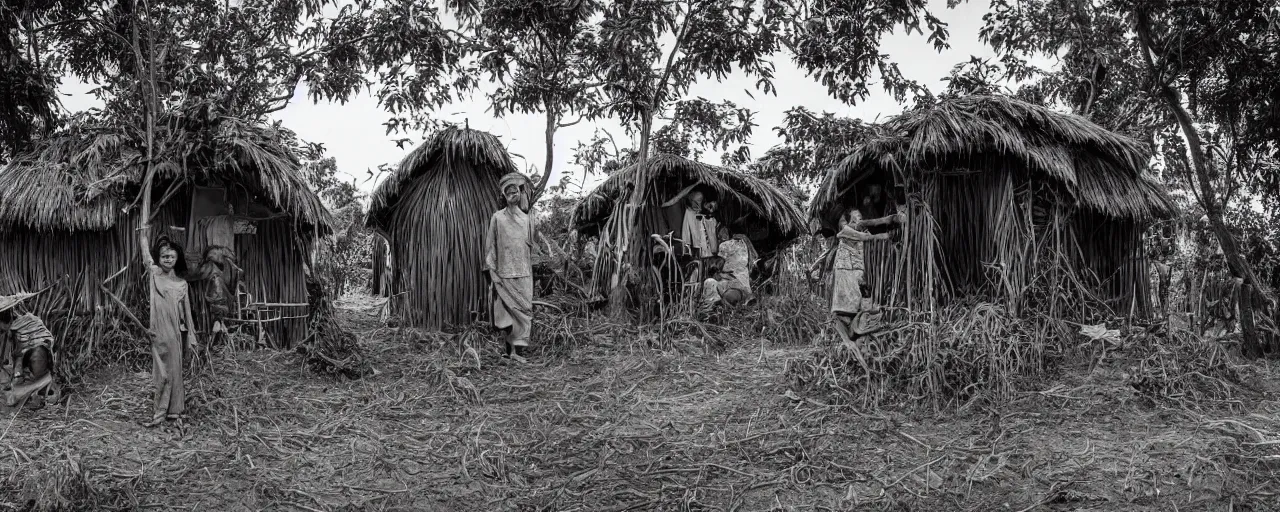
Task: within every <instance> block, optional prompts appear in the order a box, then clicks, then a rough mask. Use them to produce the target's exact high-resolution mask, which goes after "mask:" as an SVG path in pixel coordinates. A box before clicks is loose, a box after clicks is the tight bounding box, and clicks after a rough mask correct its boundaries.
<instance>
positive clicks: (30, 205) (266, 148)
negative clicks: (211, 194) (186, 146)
mask: <svg viewBox="0 0 1280 512" xmlns="http://www.w3.org/2000/svg"><path fill="white" fill-rule="evenodd" d="M201 146H202V149H197V150H196V151H195V152H193V153H190V154H188V155H187V162H186V166H185V167H184V166H183V165H182V163H181V162H176V161H174V159H165V158H164V157H159V158H158V159H157V163H156V164H155V166H154V167H155V180H156V183H164V182H169V183H174V182H176V181H177V180H186V181H187V182H191V183H195V184H204V183H209V182H215V181H216V182H221V183H236V184H239V185H241V186H243V187H244V188H246V189H247V190H249V191H250V192H252V193H254V194H257V195H259V196H261V197H262V198H264V199H265V200H266V201H269V202H270V203H271V204H270V206H272V207H274V208H277V209H279V210H280V211H283V212H284V213H286V214H288V215H289V216H291V217H293V218H294V219H295V220H297V221H298V222H299V223H300V224H302V225H304V227H305V228H307V229H308V230H311V229H315V230H318V231H320V234H327V233H330V232H332V226H333V217H332V216H331V215H330V213H329V210H328V209H327V208H325V206H324V203H322V202H321V201H320V198H319V197H317V196H316V194H315V193H314V192H312V190H311V189H310V188H309V187H308V186H307V183H306V181H305V180H304V179H303V178H302V176H301V174H300V173H299V172H298V160H297V158H296V157H295V156H294V153H293V151H292V150H291V149H289V147H287V146H286V145H285V144H284V143H283V142H282V141H281V137H280V134H279V133H277V132H276V130H275V129H273V128H268V127H263V126H260V125H250V124H248V123H244V122H242V121H239V120H235V119H227V120H224V122H222V123H219V125H218V126H217V128H215V131H214V132H213V133H212V134H208V138H207V139H206V140H205V141H203V142H202V143H201ZM145 175H146V165H145V155H143V154H141V153H140V152H139V151H138V150H137V149H135V148H131V147H130V146H129V144H128V140H127V138H126V137H125V136H124V135H123V131H122V130H121V129H119V128H116V127H93V128H86V127H76V128H74V129H72V130H69V131H67V132H64V133H60V134H56V135H54V136H52V137H50V138H48V139H45V140H43V141H41V142H40V144H39V145H38V148H37V149H36V150H34V151H32V152H29V153H26V154H22V155H18V156H17V157H16V158H15V159H14V160H13V161H12V162H10V163H9V164H8V165H6V166H5V167H3V168H0V231H3V230H8V229H15V228H26V229H33V230H36V231H103V230H107V229H110V228H112V227H113V226H115V225H116V224H117V223H118V222H120V221H122V220H124V219H126V218H127V217H128V215H129V214H130V213H131V211H132V210H133V209H137V208H139V207H140V205H139V204H138V203H137V197H138V193H139V191H140V189H141V188H142V187H141V185H142V182H143V180H144V179H145ZM161 192H163V191H161ZM161 192H156V194H159V193H161ZM159 199H160V197H158V196H157V197H154V198H153V200H156V201H158V200H159Z"/></svg>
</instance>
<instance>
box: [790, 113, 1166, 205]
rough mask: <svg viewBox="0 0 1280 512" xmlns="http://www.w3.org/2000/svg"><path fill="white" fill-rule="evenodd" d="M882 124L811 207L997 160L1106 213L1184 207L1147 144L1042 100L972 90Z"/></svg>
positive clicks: (837, 170) (832, 176)
mask: <svg viewBox="0 0 1280 512" xmlns="http://www.w3.org/2000/svg"><path fill="white" fill-rule="evenodd" d="M877 132H878V133H877V134H875V135H872V136H871V137H870V138H869V139H868V140H867V141H865V142H864V143H863V144H861V145H859V146H858V147H857V148H856V149H855V150H854V151H853V152H852V153H850V154H849V155H848V156H847V157H845V159H844V160H843V161H841V162H840V163H839V164H838V165H837V166H836V167H835V168H834V169H832V170H831V171H830V172H829V173H828V175H827V178H826V180H824V181H823V183H822V186H821V187H820V188H819V189H818V193H817V194H816V195H815V197H814V201H813V204H812V205H811V208H810V213H811V215H812V216H813V217H814V218H816V219H820V220H823V221H827V222H829V221H830V220H831V219H835V218H838V217H839V211H840V210H842V209H843V208H844V205H845V204H850V202H848V201H845V199H846V197H845V196H847V195H848V194H850V193H852V192H853V191H854V190H855V188H854V187H856V186H857V184H858V183H859V182H861V181H862V180H865V179H868V178H872V177H875V176H877V175H879V177H881V178H882V179H883V178H890V179H892V180H893V182H894V183H895V184H897V185H899V186H901V185H904V184H906V183H910V182H911V181H912V180H913V179H919V178H920V177H921V176H922V175H924V174H926V173H936V172H943V171H948V170H955V169H968V170H971V171H979V172H982V171H991V170H993V169H992V167H995V166H996V165H998V166H1000V167H1005V168H1012V169H1019V170H1025V171H1026V172H1030V173H1035V174H1039V175H1042V176H1044V177H1048V178H1049V179H1050V180H1052V181H1054V182H1056V183H1058V184H1060V185H1062V188H1063V189H1064V190H1065V191H1066V192H1067V193H1068V194H1070V195H1071V196H1072V198H1073V199H1074V200H1075V201H1076V204H1077V205H1079V206H1080V207H1083V208H1085V209H1089V210H1092V211H1095V212H1097V213H1100V214H1103V215H1105V216H1108V217H1112V218H1118V219H1130V220H1150V219H1153V218H1164V217H1168V216H1170V215H1172V214H1173V213H1174V212H1175V211H1176V207H1175V206H1174V204H1173V202H1172V200H1171V199H1170V198H1169V197H1168V195H1167V194H1166V193H1165V192H1164V191H1163V190H1162V189H1161V188H1160V187H1159V185H1156V184H1155V183H1153V182H1152V181H1150V180H1148V179H1147V178H1145V177H1144V176H1143V170H1144V169H1146V168H1147V164H1148V161H1149V152H1148V148H1147V147H1146V145H1145V144H1143V143H1141V142H1139V141H1137V140H1134V139H1131V138H1129V137H1125V136H1123V135H1119V134H1116V133H1112V132H1109V131H1107V130H1106V129H1104V128H1102V127H1101V126H1098V125H1096V124H1093V123H1092V122H1090V121H1089V120H1087V119H1084V118H1082V117H1079V116H1075V115H1069V114H1062V113H1059V112H1054V111H1052V110H1050V109H1048V108H1045V107H1042V106H1039V105H1033V104H1030V103H1026V102H1023V101H1019V100H1015V99H1012V98H1008V97H1004V96H978V95H975V96H967V97H962V98H957V99H951V100H945V101H941V102H939V103H938V104H936V105H932V106H929V107H925V108H921V109H919V110H915V111H911V112H907V113H904V114H902V115H900V116H898V117H896V118H894V119H892V120H890V121H889V122H887V123H885V124H883V125H881V126H880V127H878V130H877ZM992 164H996V165H992Z"/></svg>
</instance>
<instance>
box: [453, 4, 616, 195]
mask: <svg viewBox="0 0 1280 512" xmlns="http://www.w3.org/2000/svg"><path fill="white" fill-rule="evenodd" d="M599 10H600V3H599V2H597V1H594V0H583V1H578V2H562V1H553V0H534V1H527V0H490V1H486V2H483V3H480V4H479V5H467V4H462V5H460V6H459V8H458V9H457V11H458V18H459V20H460V21H461V23H462V25H463V29H464V31H465V32H467V33H471V34H474V35H473V36H470V37H467V36H463V42H464V43H470V44H472V45H473V46H474V49H473V50H472V51H478V52H482V53H481V57H480V58H479V68H480V70H482V71H483V73H484V74H485V75H487V77H488V79H489V81H490V82H496V83H499V84H501V86H500V87H498V88H496V89H495V90H493V91H492V92H490V93H489V94H488V95H487V96H488V99H489V104H490V108H491V109H492V111H493V113H494V115H496V116H499V117H501V116H504V115H506V114H507V113H508V112H520V113H525V114H532V113H542V114H543V115H544V116H545V117H546V123H545V129H544V131H543V137H544V139H545V142H546V159H545V161H544V164H543V166H542V173H541V179H539V180H538V183H537V185H536V186H535V188H534V191H533V197H532V200H533V201H536V200H537V199H538V197H540V196H541V195H542V193H543V191H544V190H546V188H547V183H548V182H549V181H550V179H551V171H552V167H553V166H554V164H555V136H556V131H557V130H559V129H560V128H567V127H569V126H573V125H575V124H578V123H579V122H581V121H583V120H584V119H588V120H589V119H594V118H597V117H598V116H599V114H600V108H599V105H600V101H601V97H600V95H599V93H598V90H599V88H600V86H601V85H602V84H601V83H600V82H599V81H597V80H596V79H595V78H594V76H593V75H592V74H591V71H590V69H589V65H588V63H587V60H588V59H589V56H590V55H591V53H592V52H593V46H594V45H595V44H596V40H595V34H594V33H593V31H592V30H591V26H590V22H591V19H592V18H593V17H594V16H595V15H596V14H597V13H598V12H599ZM575 116H576V118H575ZM570 118H572V119H570Z"/></svg>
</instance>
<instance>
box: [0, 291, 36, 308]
mask: <svg viewBox="0 0 1280 512" xmlns="http://www.w3.org/2000/svg"><path fill="white" fill-rule="evenodd" d="M35 296H36V294H34V293H18V294H14V295H0V312H4V311H8V310H10V309H12V308H13V307H14V306H17V305H18V304H21V303H22V301H24V300H27V299H30V298H31V297H35Z"/></svg>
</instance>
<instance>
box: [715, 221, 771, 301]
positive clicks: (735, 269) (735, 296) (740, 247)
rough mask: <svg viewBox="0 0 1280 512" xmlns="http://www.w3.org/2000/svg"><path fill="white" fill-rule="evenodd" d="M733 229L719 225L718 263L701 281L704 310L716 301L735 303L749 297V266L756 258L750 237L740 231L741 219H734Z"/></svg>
mask: <svg viewBox="0 0 1280 512" xmlns="http://www.w3.org/2000/svg"><path fill="white" fill-rule="evenodd" d="M734 226H735V230H734V231H736V232H733V233H731V232H730V230H729V228H728V227H721V228H720V232H719V234H718V238H719V239H720V240H722V242H720V247H719V251H718V252H719V254H718V260H719V261H722V262H723V263H722V265H721V266H720V268H718V269H713V270H715V272H709V273H710V274H711V276H710V277H708V278H707V279H706V280H704V281H703V282H702V304H703V309H704V310H710V309H714V308H715V307H716V306H717V305H721V304H723V305H726V306H731V307H732V306H738V305H742V304H745V303H746V302H747V301H749V300H751V298H752V293H751V268H752V267H754V266H755V264H756V262H757V261H759V260H760V256H759V255H757V254H756V249H755V247H754V246H753V245H752V244H751V239H750V238H747V236H746V235H745V234H743V233H742V232H741V231H742V230H741V228H740V227H739V226H741V223H734Z"/></svg>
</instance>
